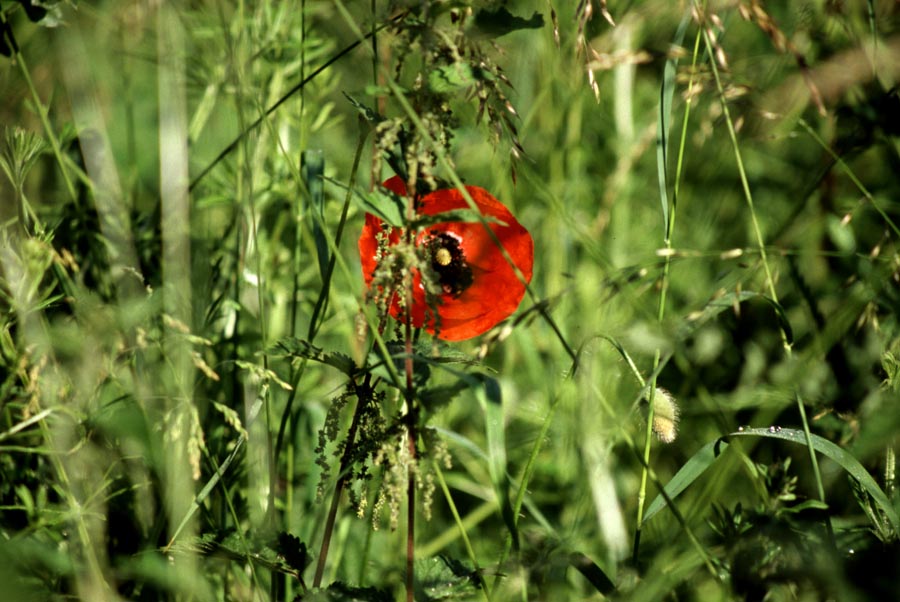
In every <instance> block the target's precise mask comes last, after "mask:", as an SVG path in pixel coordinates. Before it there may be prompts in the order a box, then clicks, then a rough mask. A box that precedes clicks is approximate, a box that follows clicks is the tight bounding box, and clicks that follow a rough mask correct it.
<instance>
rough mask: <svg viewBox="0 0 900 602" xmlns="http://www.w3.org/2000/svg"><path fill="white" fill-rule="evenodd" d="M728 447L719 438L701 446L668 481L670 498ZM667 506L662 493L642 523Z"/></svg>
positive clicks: (652, 503) (666, 488) (685, 487)
mask: <svg viewBox="0 0 900 602" xmlns="http://www.w3.org/2000/svg"><path fill="white" fill-rule="evenodd" d="M726 447H728V443H727V442H726V441H724V440H722V439H717V440H715V441H710V442H709V443H707V444H706V445H704V446H703V447H701V448H700V450H699V451H698V452H697V453H696V454H694V455H693V456H691V459H690V460H688V461H687V462H686V463H685V464H684V466H682V467H681V469H679V471H678V472H676V473H675V476H673V477H672V479H671V480H670V481H669V482H668V483H666V486H665V490H666V493H667V494H668V496H669V499H675V498H676V497H678V496H679V495H680V494H681V492H682V491H684V490H685V489H687V488H688V487H689V486H690V485H691V483H693V482H694V481H696V480H697V479H699V478H700V476H701V475H703V473H705V472H706V469H707V468H709V467H710V466H712V464H713V463H714V462H715V461H716V460H717V459H718V458H719V455H721V453H722V451H723V450H724V449H725V448H726ZM665 507H666V498H665V497H664V496H663V495H662V494H660V495H657V496H656V498H655V499H654V500H653V502H651V503H650V506H648V507H647V511H646V512H645V513H644V521H643V523H642V524H645V523H647V521H649V520H650V519H651V518H653V517H654V516H656V514H658V513H659V511H660V510H662V509H663V508H665Z"/></svg>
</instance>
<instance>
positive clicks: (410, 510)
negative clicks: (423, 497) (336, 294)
mask: <svg viewBox="0 0 900 602" xmlns="http://www.w3.org/2000/svg"><path fill="white" fill-rule="evenodd" d="M407 295H408V296H409V297H412V294H411V291H409V290H408V289H407ZM410 322H411V319H410V317H409V316H407V317H406V321H405V324H404V327H405V328H404V330H405V332H404V335H405V336H404V338H405V349H404V350H405V352H406V359H405V361H404V367H405V369H406V370H405V371H406V434H407V444H408V445H409V465H408V466H407V468H406V470H407V485H406V600H407V602H414V594H415V572H414V563H413V561H414V559H415V549H416V528H415V527H416V436H417V433H416V420H417V416H416V407H415V394H414V389H413V386H414V385H413V338H412V324H411V323H410Z"/></svg>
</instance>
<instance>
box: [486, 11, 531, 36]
mask: <svg viewBox="0 0 900 602" xmlns="http://www.w3.org/2000/svg"><path fill="white" fill-rule="evenodd" d="M543 26H544V15H542V14H541V13H539V12H534V13H533V14H532V15H531V17H530V18H528V19H523V18H522V17H517V16H515V15H514V14H512V13H511V12H509V11H508V10H507V9H506V8H504V7H502V6H501V7H500V8H498V9H497V10H487V9H483V10H480V11H478V12H477V13H475V27H477V28H478V29H479V30H480V31H481V32H482V33H485V34H489V35H492V36H495V37H500V36H503V35H506V34H508V33H512V32H513V31H518V30H521V29H540V28H541V27H543Z"/></svg>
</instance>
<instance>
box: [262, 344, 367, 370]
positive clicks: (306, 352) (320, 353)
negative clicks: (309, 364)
mask: <svg viewBox="0 0 900 602" xmlns="http://www.w3.org/2000/svg"><path fill="white" fill-rule="evenodd" d="M279 351H281V352H283V353H285V354H287V355H291V356H294V357H299V358H303V359H308V360H312V361H314V362H319V363H321V364H325V365H327V366H331V367H333V368H337V369H338V370H340V371H341V372H343V373H344V374H346V375H347V376H350V375H352V374H354V373H355V372H356V364H355V363H354V362H353V359H352V358H351V357H350V356H349V355H344V354H343V353H337V352H334V351H325V350H324V349H322V348H320V347H316V346H315V345H313V344H312V343H310V342H308V341H305V340H303V339H298V338H297V337H284V338H283V339H281V340H279V341H278V342H277V343H275V345H274V346H273V347H272V348H271V349H270V350H269V352H270V353H271V354H273V355H277V354H278V352H279Z"/></svg>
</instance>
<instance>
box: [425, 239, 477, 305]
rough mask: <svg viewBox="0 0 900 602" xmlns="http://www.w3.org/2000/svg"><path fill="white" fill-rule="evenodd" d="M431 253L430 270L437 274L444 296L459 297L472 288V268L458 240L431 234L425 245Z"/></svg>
mask: <svg viewBox="0 0 900 602" xmlns="http://www.w3.org/2000/svg"><path fill="white" fill-rule="evenodd" d="M425 244H426V245H427V247H428V249H429V251H430V252H431V268H432V269H433V270H434V271H435V272H436V273H437V275H438V279H439V280H440V283H441V288H442V289H443V290H444V294H447V295H453V296H454V297H459V296H460V295H461V294H463V292H464V291H465V290H466V289H467V288H469V287H470V286H472V281H473V276H472V268H470V267H469V264H468V263H466V255H465V253H463V250H462V248H460V246H459V240H458V239H457V238H455V237H454V236H451V235H450V234H447V233H446V232H431V236H430V237H429V239H428V241H427V242H426V243H425Z"/></svg>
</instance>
